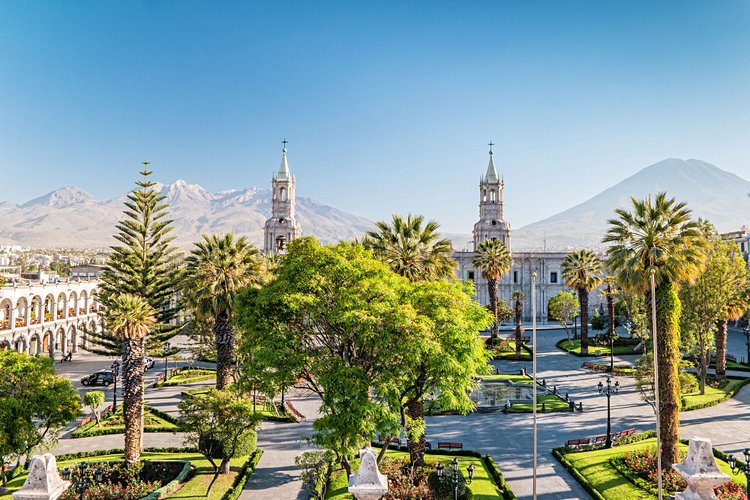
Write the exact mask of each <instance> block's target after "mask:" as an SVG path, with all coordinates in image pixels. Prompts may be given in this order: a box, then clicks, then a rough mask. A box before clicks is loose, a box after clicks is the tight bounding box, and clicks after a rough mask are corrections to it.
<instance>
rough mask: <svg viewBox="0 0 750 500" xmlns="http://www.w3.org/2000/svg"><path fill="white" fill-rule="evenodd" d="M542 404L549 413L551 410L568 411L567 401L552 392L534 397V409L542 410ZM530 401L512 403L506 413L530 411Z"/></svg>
mask: <svg viewBox="0 0 750 500" xmlns="http://www.w3.org/2000/svg"><path fill="white" fill-rule="evenodd" d="M542 405H544V411H545V412H546V413H551V412H553V411H570V406H569V405H568V403H567V402H566V401H565V400H564V399H561V398H560V397H558V396H555V395H554V394H547V395H546V396H537V398H536V410H537V411H538V412H541V411H542ZM531 412H532V404H531V403H513V406H511V407H510V409H509V410H508V413H531Z"/></svg>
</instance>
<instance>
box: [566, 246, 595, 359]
mask: <svg viewBox="0 0 750 500" xmlns="http://www.w3.org/2000/svg"><path fill="white" fill-rule="evenodd" d="M600 272H601V263H600V262H599V257H597V256H596V254H595V253H594V252H592V251H591V250H588V249H585V248H584V249H580V250H575V251H573V252H571V253H569V254H568V255H566V256H565V259H563V263H562V275H563V279H564V280H565V283H566V284H567V285H568V286H569V287H571V288H574V289H575V290H576V292H578V302H579V303H580V304H581V354H587V353H588V352H589V336H588V330H589V292H590V291H591V290H593V289H594V288H596V287H597V286H599V283H601V277H600V276H599V273H600Z"/></svg>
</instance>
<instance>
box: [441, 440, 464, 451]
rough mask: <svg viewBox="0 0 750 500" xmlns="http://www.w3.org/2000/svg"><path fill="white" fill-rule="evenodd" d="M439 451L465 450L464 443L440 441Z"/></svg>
mask: <svg viewBox="0 0 750 500" xmlns="http://www.w3.org/2000/svg"><path fill="white" fill-rule="evenodd" d="M438 449H439V450H463V449H464V444H463V443H456V442H453V441H438Z"/></svg>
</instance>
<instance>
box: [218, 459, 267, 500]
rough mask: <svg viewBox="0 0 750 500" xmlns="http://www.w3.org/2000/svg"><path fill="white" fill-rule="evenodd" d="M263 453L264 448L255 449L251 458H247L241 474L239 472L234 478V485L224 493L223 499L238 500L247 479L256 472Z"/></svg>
mask: <svg viewBox="0 0 750 500" xmlns="http://www.w3.org/2000/svg"><path fill="white" fill-rule="evenodd" d="M261 455H263V450H255V451H254V452H253V454H252V455H250V458H248V459H247V462H245V465H243V466H242V469H240V472H239V474H237V477H236V478H235V479H234V482H233V483H232V487H231V488H229V489H228V490H227V491H226V493H224V496H222V497H221V500H236V499H237V498H238V497H239V496H240V494H241V493H242V490H243V489H244V488H245V485H246V484H247V481H248V480H249V479H250V476H252V475H253V472H255V466H256V465H258V461H259V460H260V457H261Z"/></svg>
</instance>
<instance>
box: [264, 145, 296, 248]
mask: <svg viewBox="0 0 750 500" xmlns="http://www.w3.org/2000/svg"><path fill="white" fill-rule="evenodd" d="M282 143H283V144H284V149H283V150H282V151H281V165H280V166H279V171H278V172H277V173H276V175H274V176H273V179H272V181H271V189H272V195H271V218H270V219H268V220H266V224H265V226H264V227H263V234H264V238H263V251H264V252H265V253H266V254H268V255H273V254H283V253H284V252H286V246H287V244H289V242H291V241H292V240H294V239H295V238H299V237H300V235H301V234H302V230H301V229H300V225H299V222H298V221H297V219H296V217H295V210H294V209H295V204H296V193H295V189H296V186H297V180H296V179H295V178H294V175H292V173H291V172H290V171H289V164H288V162H287V159H286V144H287V141H286V139H285V140H283V141H282Z"/></svg>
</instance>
